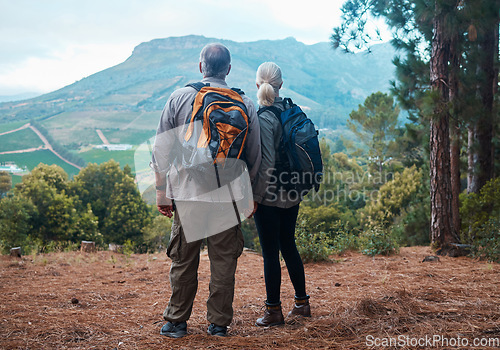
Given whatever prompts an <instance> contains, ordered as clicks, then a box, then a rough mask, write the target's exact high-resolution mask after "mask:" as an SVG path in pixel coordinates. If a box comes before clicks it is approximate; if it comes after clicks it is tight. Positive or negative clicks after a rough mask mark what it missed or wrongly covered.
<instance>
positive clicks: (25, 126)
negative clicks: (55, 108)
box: [0, 123, 30, 136]
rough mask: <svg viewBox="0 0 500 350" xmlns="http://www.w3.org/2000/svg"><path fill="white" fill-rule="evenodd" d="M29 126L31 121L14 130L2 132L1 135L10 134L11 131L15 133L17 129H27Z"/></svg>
mask: <svg viewBox="0 0 500 350" xmlns="http://www.w3.org/2000/svg"><path fill="white" fill-rule="evenodd" d="M29 127H30V123H26V124H24V125H23V126H21V127H20V128H17V129H14V130H9V131H6V132H2V133H1V134H0V136H2V135H7V134H10V133H13V132H16V131H20V130H23V129H27V128H29Z"/></svg>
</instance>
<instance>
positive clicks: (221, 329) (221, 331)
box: [207, 323, 227, 337]
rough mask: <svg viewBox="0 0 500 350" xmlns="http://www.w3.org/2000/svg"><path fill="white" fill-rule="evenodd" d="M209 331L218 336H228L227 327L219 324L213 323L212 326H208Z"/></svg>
mask: <svg viewBox="0 0 500 350" xmlns="http://www.w3.org/2000/svg"><path fill="white" fill-rule="evenodd" d="M207 333H208V334H210V335H216V336H218V337H225V336H227V327H226V326H217V325H216V324H215V323H211V324H210V326H208V329H207Z"/></svg>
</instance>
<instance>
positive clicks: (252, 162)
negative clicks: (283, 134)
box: [245, 100, 262, 184]
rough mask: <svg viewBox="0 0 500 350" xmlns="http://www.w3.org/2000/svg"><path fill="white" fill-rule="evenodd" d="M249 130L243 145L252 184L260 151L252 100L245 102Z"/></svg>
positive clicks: (256, 118)
mask: <svg viewBox="0 0 500 350" xmlns="http://www.w3.org/2000/svg"><path fill="white" fill-rule="evenodd" d="M247 112H248V121H249V131H248V135H247V141H246V145H245V156H246V161H247V166H248V172H249V175H250V181H251V182H252V184H253V183H254V181H255V178H256V176H257V172H258V171H259V167H260V162H261V159H262V153H261V148H260V125H259V119H258V117H257V112H256V111H255V106H254V104H253V102H252V101H250V100H248V103H247Z"/></svg>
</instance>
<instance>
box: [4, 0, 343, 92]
mask: <svg viewBox="0 0 500 350" xmlns="http://www.w3.org/2000/svg"><path fill="white" fill-rule="evenodd" d="M342 3H343V0H246V1H241V0H77V1H76V0H0V95H4V96H5V95H15V94H20V93H26V92H35V93H46V92H50V91H54V90H57V89H59V88H62V87H64V86H66V85H68V84H71V83H73V82H75V81H78V80H80V79H82V78H84V77H86V76H89V75H91V74H93V73H96V72H99V71H101V70H103V69H106V68H109V67H111V66H114V65H117V64H119V63H121V62H123V61H124V60H125V59H127V58H128V57H129V56H130V55H131V54H132V51H133V49H134V47H135V46H137V45H139V44H140V43H141V42H145V41H150V40H153V39H157V38H166V37H170V36H184V35H191V34H196V35H204V36H206V37H211V38H217V39H229V40H234V41H238V42H246V41H256V40H262V39H271V40H274V39H284V38H287V37H294V38H295V39H297V40H299V41H302V42H304V43H306V44H314V43H317V42H326V41H328V40H329V37H330V35H331V33H332V28H333V27H335V26H338V25H339V24H340V15H341V11H340V8H341V6H342Z"/></svg>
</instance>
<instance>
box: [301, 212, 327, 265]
mask: <svg viewBox="0 0 500 350" xmlns="http://www.w3.org/2000/svg"><path fill="white" fill-rule="evenodd" d="M297 222H298V225H297V228H296V230H295V242H296V244H297V250H298V251H299V254H300V257H301V258H302V261H303V262H304V263H308V262H311V261H328V260H329V258H328V256H329V255H330V254H331V253H332V249H331V248H330V244H331V239H330V237H329V236H328V234H327V233H325V232H321V231H316V230H315V229H314V228H313V229H311V228H310V227H311V226H310V225H309V223H308V222H307V220H305V219H303V218H301V217H300V216H299V219H298V220H297Z"/></svg>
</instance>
